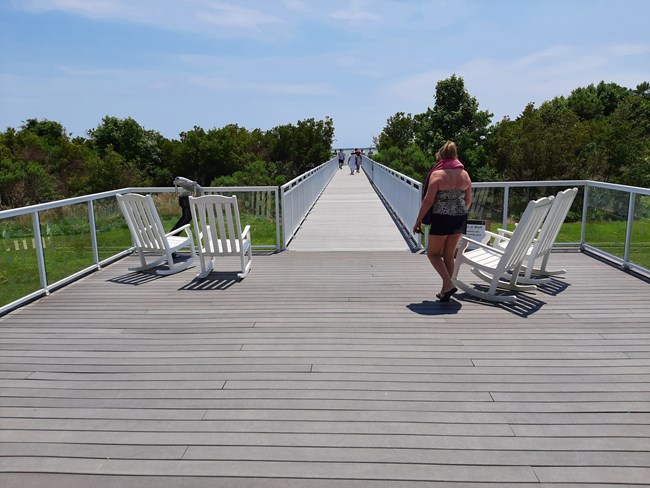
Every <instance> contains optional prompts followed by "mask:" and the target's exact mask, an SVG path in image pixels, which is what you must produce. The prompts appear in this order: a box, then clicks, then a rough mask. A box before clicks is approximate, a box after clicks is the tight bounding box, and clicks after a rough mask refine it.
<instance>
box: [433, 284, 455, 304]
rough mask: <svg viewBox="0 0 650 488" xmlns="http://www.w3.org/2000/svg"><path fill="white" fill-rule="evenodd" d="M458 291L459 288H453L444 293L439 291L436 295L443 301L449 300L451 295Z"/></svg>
mask: <svg viewBox="0 0 650 488" xmlns="http://www.w3.org/2000/svg"><path fill="white" fill-rule="evenodd" d="M457 291H458V288H455V287H454V288H452V289H450V290H447V291H446V292H444V293H442V294H441V293H438V294H437V295H436V296H437V297H438V298H439V299H440V301H441V302H448V301H449V299H450V298H451V296H452V295H453V294H454V293H456V292H457Z"/></svg>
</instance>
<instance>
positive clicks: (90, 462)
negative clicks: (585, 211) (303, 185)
mask: <svg viewBox="0 0 650 488" xmlns="http://www.w3.org/2000/svg"><path fill="white" fill-rule="evenodd" d="M355 177H356V176H355ZM351 178H352V177H351ZM552 260H553V263H554V264H558V265H562V266H565V267H568V268H569V269H570V272H569V273H568V275H567V277H566V278H565V279H558V280H555V281H554V282H553V284H552V285H549V286H545V287H544V288H543V289H541V290H540V291H538V292H537V293H536V294H534V295H533V294H531V295H525V296H522V298H521V300H520V301H519V303H518V304H516V305H490V304H485V303H481V302H478V301H476V300H473V299H470V297H468V296H466V295H463V294H460V295H458V300H455V301H452V302H450V303H448V304H441V303H439V302H436V301H435V298H434V295H435V292H436V291H437V290H438V288H439V284H440V283H439V280H438V279H437V278H436V275H435V273H434V271H433V269H432V268H431V266H430V265H429V264H428V261H427V259H426V256H424V255H422V254H412V253H409V252H406V251H402V252H399V251H395V252H364V253H361V252H347V253H343V252H320V253H319V252H295V251H287V252H283V253H280V254H274V255H256V256H255V257H254V260H253V268H252V271H251V273H250V275H249V276H248V277H247V278H246V279H245V280H243V281H241V282H237V281H236V280H235V279H234V275H233V274H231V273H228V272H220V273H213V274H212V275H211V276H210V277H209V278H208V279H206V280H204V281H193V277H194V275H195V273H196V268H193V269H190V270H187V271H184V272H182V273H179V274H176V275H173V276H168V277H158V276H155V275H151V274H135V273H131V272H129V271H128V270H127V265H129V264H131V265H132V264H134V263H135V261H136V259H135V258H133V257H129V258H127V259H125V260H122V261H120V262H118V263H116V264H114V265H111V266H109V267H108V268H106V269H104V270H102V271H101V272H97V273H94V274H91V275H89V276H87V277H85V278H84V279H82V280H81V281H79V282H77V283H75V284H72V285H70V286H68V287H66V288H64V289H62V290H59V291H57V292H55V293H53V294H52V295H51V296H49V297H47V298H44V299H41V300H38V301H36V302H34V303H32V304H30V305H28V306H26V307H23V308H21V309H19V310H17V311H15V312H13V313H11V314H9V315H7V316H5V317H2V318H0V387H1V388H2V392H1V397H0V486H1V487H3V488H13V487H20V488H31V487H48V488H58V487H61V488H63V487H66V488H70V487H81V486H88V487H96V488H104V487H111V488H117V487H120V488H124V487H127V488H129V487H141V486H146V487H163V488H166V487H180V486H182V487H208V486H209V487H213V486H226V487H235V488H240V487H257V486H263V487H274V488H275V487H277V488H280V487H288V488H294V487H303V486H306V487H315V488H330V487H337V488H339V487H354V488H361V487H363V488H366V487H369V488H386V487H400V488H401V487H412V486H413V487H422V488H424V487H459V486H468V485H469V486H472V487H476V488H483V487H501V486H523V487H533V486H535V487H537V486H542V487H558V488H559V487H562V488H566V487H578V486H579V487H585V486H590V487H596V486H598V487H607V486H612V487H613V486H617V487H621V486H639V485H647V484H648V483H649V482H650V301H649V300H648V297H649V296H650V293H649V292H650V287H649V285H648V284H647V283H645V282H643V281H641V280H639V279H637V278H635V277H633V276H630V275H628V274H625V273H623V272H621V271H619V270H617V269H615V268H613V267H610V266H608V265H607V264H604V263H602V262H600V261H598V260H596V259H594V258H591V257H589V256H586V255H583V254H579V253H568V252H567V253H558V254H555V255H554V256H553V258H552ZM464 276H465V278H468V279H469V275H468V274H464Z"/></svg>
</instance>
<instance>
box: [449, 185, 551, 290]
mask: <svg viewBox="0 0 650 488" xmlns="http://www.w3.org/2000/svg"><path fill="white" fill-rule="evenodd" d="M552 202H553V197H545V198H540V199H539V200H533V201H531V202H529V203H528V206H527V207H526V210H525V211H524V214H523V215H522V216H521V220H520V221H519V225H517V227H516V228H515V230H514V232H513V234H512V237H511V238H510V241H509V243H508V245H507V246H506V248H505V249H499V248H495V247H491V246H488V245H486V244H483V243H481V242H478V241H475V240H473V239H470V238H469V237H467V236H463V237H462V238H461V240H460V243H459V247H458V250H457V254H456V261H455V264H454V272H453V275H452V281H453V283H454V286H455V287H457V288H460V289H461V290H463V291H465V292H466V293H468V294H470V295H473V296H475V297H478V298H482V299H484V300H490V301H495V302H514V301H515V300H516V299H517V297H516V296H515V295H497V288H506V289H509V290H514V291H534V290H536V289H537V287H536V286H535V285H521V284H519V283H517V279H518V276H519V272H520V270H521V267H522V264H523V261H524V259H525V257H526V253H527V252H528V250H529V248H530V245H531V243H532V242H533V239H534V238H535V236H536V235H537V232H538V230H539V228H540V226H541V225H542V221H543V220H544V218H545V217H546V215H547V214H548V211H549V209H550V208H551V203H552ZM470 243H471V244H473V245H474V246H476V247H477V249H474V250H472V251H469V252H465V249H466V248H467V246H468V245H469V244H470ZM463 263H467V264H468V265H469V266H470V267H471V269H472V273H474V274H475V275H476V276H478V277H479V278H481V279H482V280H484V281H486V282H487V283H489V288H488V291H487V292H484V291H481V290H477V289H476V288H474V287H473V286H470V285H468V284H466V283H465V282H463V281H461V280H460V279H459V278H458V272H459V271H460V267H461V265H462V264H463ZM506 277H507V278H506ZM504 279H508V280H509V281H503V280H504Z"/></svg>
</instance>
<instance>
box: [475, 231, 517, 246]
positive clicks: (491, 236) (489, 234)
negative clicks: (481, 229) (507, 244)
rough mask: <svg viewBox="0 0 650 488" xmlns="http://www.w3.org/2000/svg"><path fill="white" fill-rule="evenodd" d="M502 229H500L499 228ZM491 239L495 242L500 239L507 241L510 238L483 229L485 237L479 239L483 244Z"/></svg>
mask: <svg viewBox="0 0 650 488" xmlns="http://www.w3.org/2000/svg"><path fill="white" fill-rule="evenodd" d="M499 230H502V229H499ZM491 239H494V241H495V242H500V241H507V240H509V239H510V238H509V237H506V236H504V235H503V234H495V233H494V232H490V231H489V230H486V231H485V237H484V238H483V239H482V240H481V242H482V243H483V244H487V243H488V242H490V240H491Z"/></svg>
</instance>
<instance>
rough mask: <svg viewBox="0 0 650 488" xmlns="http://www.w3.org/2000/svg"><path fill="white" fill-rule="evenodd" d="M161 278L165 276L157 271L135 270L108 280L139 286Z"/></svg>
mask: <svg viewBox="0 0 650 488" xmlns="http://www.w3.org/2000/svg"><path fill="white" fill-rule="evenodd" d="M160 278H163V276H161V275H158V274H156V272H155V271H133V272H131V273H128V274H125V275H122V276H116V277H115V278H111V279H110V280H107V281H109V282H111V283H117V284H118V285H131V286H139V285H144V284H146V283H151V282H152V281H156V280H159V279H160Z"/></svg>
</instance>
